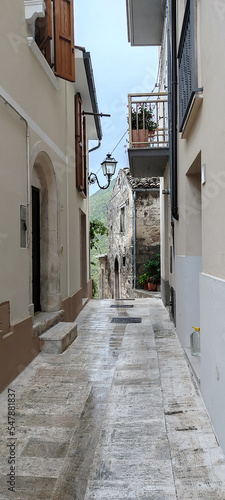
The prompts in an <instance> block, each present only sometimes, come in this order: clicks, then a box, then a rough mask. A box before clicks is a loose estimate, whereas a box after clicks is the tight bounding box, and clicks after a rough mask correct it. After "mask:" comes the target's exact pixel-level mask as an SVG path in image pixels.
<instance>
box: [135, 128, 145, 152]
mask: <svg viewBox="0 0 225 500" xmlns="http://www.w3.org/2000/svg"><path fill="white" fill-rule="evenodd" d="M148 135H149V132H148V130H146V129H138V130H132V142H133V143H134V142H135V143H138V144H133V148H147V146H148Z"/></svg>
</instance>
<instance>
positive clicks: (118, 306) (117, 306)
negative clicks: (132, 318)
mask: <svg viewBox="0 0 225 500" xmlns="http://www.w3.org/2000/svg"><path fill="white" fill-rule="evenodd" d="M110 307H116V308H121V309H123V308H126V309H127V308H128V307H134V306H132V305H130V304H129V305H128V304H126V305H124V306H122V305H112V306H110Z"/></svg>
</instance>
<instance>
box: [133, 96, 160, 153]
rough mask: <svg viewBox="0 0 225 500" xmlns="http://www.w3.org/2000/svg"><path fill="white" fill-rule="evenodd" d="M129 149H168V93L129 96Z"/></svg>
mask: <svg viewBox="0 0 225 500" xmlns="http://www.w3.org/2000/svg"><path fill="white" fill-rule="evenodd" d="M128 123H129V148H130V149H132V148H151V149H152V148H168V145H169V136H168V99H167V93H166V92H161V93H151V94H128Z"/></svg>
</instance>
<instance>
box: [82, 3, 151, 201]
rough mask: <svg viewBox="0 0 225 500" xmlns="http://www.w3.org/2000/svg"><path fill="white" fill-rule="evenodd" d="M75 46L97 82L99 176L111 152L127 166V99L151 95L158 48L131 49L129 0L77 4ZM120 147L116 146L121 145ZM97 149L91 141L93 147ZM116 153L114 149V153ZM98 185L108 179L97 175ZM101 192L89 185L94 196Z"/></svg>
mask: <svg viewBox="0 0 225 500" xmlns="http://www.w3.org/2000/svg"><path fill="white" fill-rule="evenodd" d="M75 44H76V45H79V46H82V47H85V49H86V51H87V52H90V54H91V61H92V67H93V73H94V81H95V87H96V93H97V100H98V107H99V112H100V113H106V114H110V115H111V117H110V118H106V117H105V118H101V126H102V131H103V139H102V143H101V147H100V148H99V149H97V150H96V151H93V152H91V153H90V155H89V169H90V172H95V173H97V172H98V171H99V169H100V165H101V162H102V161H103V160H104V159H105V157H106V154H107V153H112V156H113V157H114V158H115V159H116V160H117V161H118V163H117V169H116V174H115V175H117V173H118V171H119V169H121V168H124V167H128V154H127V146H128V143H127V139H128V134H126V135H125V136H124V138H123V139H122V140H121V142H120V143H119V144H118V142H119V141H120V139H121V138H122V136H123V134H124V133H125V132H126V130H127V129H128V123H127V114H128V113H127V95H128V94H129V93H136V92H141V93H144V92H152V90H153V88H154V86H155V83H156V80H157V72H158V48H157V47H131V45H130V43H129V42H128V36H127V17H126V0H113V1H112V0H76V1H75ZM117 144H118V146H117ZM96 145H97V141H96V142H94V141H91V142H90V143H89V148H91V147H94V146H96ZM114 148H116V149H115V151H113V150H114ZM98 178H99V181H100V184H102V185H105V184H106V179H105V178H104V176H103V175H101V170H100V171H99V173H98ZM98 189H99V188H98V186H97V184H96V183H95V184H94V185H92V186H90V195H91V194H93V193H94V192H95V191H97V190H98Z"/></svg>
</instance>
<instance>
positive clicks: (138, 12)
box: [126, 0, 166, 46]
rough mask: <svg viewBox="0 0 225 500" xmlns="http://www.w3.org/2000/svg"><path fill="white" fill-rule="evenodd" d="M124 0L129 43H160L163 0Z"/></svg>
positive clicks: (163, 11)
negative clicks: (125, 2)
mask: <svg viewBox="0 0 225 500" xmlns="http://www.w3.org/2000/svg"><path fill="white" fill-rule="evenodd" d="M126 1H127V23H128V40H129V42H130V43H131V45H132V46H142V45H161V42H162V32H163V23H164V16H165V5H166V2H165V0H126Z"/></svg>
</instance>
